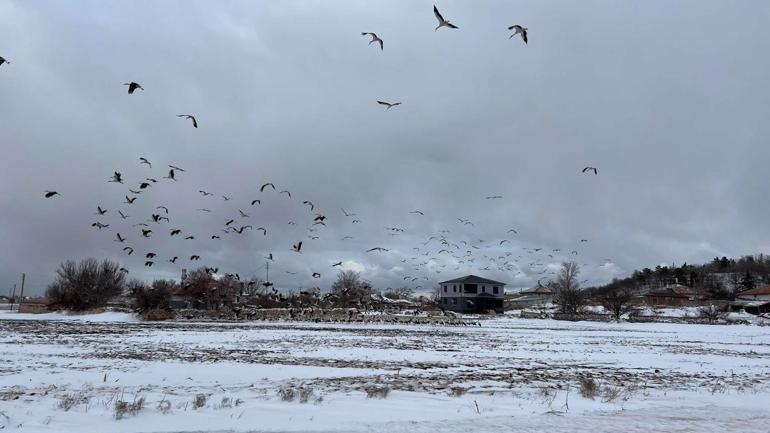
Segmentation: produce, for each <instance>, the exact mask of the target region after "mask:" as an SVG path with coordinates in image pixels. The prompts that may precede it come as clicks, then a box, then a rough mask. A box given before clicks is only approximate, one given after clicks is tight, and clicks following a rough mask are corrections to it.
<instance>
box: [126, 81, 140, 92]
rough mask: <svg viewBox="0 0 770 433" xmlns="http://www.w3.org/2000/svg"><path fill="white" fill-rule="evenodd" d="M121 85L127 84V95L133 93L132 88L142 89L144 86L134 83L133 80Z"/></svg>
mask: <svg viewBox="0 0 770 433" xmlns="http://www.w3.org/2000/svg"><path fill="white" fill-rule="evenodd" d="M123 85H124V86H128V94H129V95H133V94H134V90H136V89H142V90H144V87H142V86H141V85H140V84H139V83H135V82H133V81H131V82H129V83H123Z"/></svg>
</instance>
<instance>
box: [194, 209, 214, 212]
mask: <svg viewBox="0 0 770 433" xmlns="http://www.w3.org/2000/svg"><path fill="white" fill-rule="evenodd" d="M195 210H197V211H201V212H211V209H195Z"/></svg>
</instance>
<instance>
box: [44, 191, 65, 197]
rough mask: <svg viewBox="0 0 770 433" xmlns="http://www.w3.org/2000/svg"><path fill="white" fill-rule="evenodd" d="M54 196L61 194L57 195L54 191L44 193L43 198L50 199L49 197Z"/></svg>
mask: <svg viewBox="0 0 770 433" xmlns="http://www.w3.org/2000/svg"><path fill="white" fill-rule="evenodd" d="M55 195H61V194H59V193H58V192H56V191H46V192H45V195H44V197H45V198H51V197H53V196H55Z"/></svg>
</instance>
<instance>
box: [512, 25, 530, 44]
mask: <svg viewBox="0 0 770 433" xmlns="http://www.w3.org/2000/svg"><path fill="white" fill-rule="evenodd" d="M508 30H513V34H512V35H510V36H508V39H511V38H512V37H514V36H516V35H521V39H523V40H524V43H525V44H526V43H527V28H526V27H522V26H520V25H518V24H515V25H512V26H510V27H508Z"/></svg>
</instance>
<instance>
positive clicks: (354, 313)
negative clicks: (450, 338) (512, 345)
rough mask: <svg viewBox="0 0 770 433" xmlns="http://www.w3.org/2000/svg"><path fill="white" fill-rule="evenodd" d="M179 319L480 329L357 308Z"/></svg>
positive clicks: (191, 313)
mask: <svg viewBox="0 0 770 433" xmlns="http://www.w3.org/2000/svg"><path fill="white" fill-rule="evenodd" d="M175 312H176V319H177V320H264V321H302V322H316V323H400V324H410V325H455V326H469V325H471V326H478V325H480V324H479V322H478V321H476V320H473V321H471V320H465V319H462V318H461V317H457V316H454V315H447V316H444V315H440V314H439V315H430V316H413V315H403V314H393V313H387V312H382V313H379V314H368V313H367V314H364V312H361V311H358V310H354V309H343V308H335V309H318V308H265V309H256V308H255V309H250V308H242V309H240V310H238V311H215V310H211V311H208V310H176V311H175Z"/></svg>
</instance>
